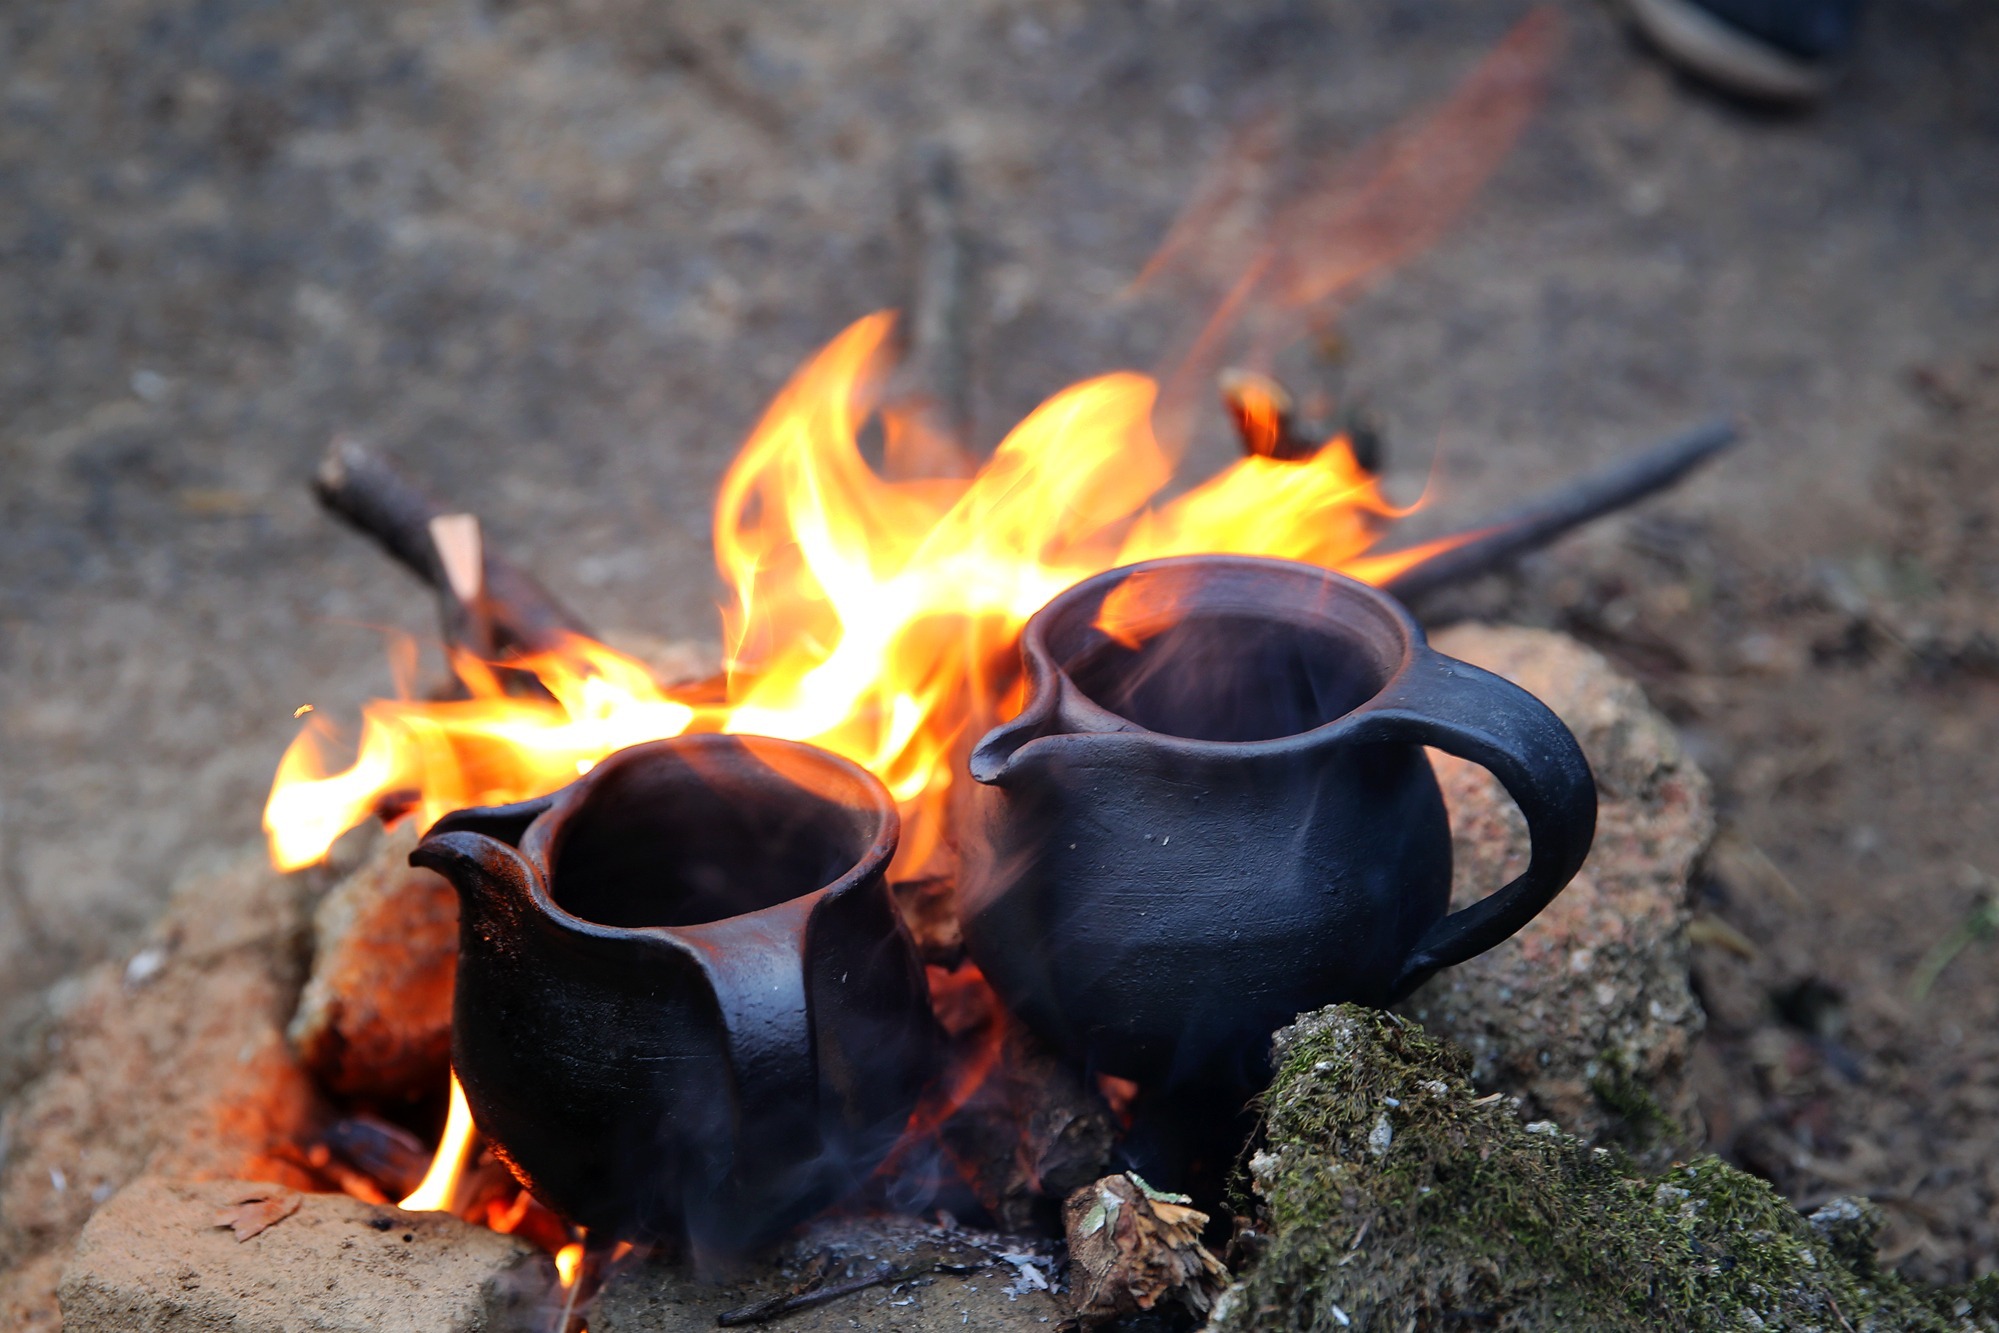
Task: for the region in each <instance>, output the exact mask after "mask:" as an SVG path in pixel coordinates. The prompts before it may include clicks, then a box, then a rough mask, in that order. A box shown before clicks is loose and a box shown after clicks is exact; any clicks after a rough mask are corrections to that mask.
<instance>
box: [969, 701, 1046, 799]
mask: <svg viewBox="0 0 1999 1333" xmlns="http://www.w3.org/2000/svg"><path fill="white" fill-rule="evenodd" d="M1045 732H1046V725H1045V723H1044V722H1043V720H1042V719H1039V718H1036V717H1032V716H1030V715H1029V714H1026V713H1023V714H1021V715H1020V716H1019V717H1017V718H1015V719H1014V720H1013V721H1011V722H1006V723H1002V724H1001V725H1000V726H997V727H994V728H993V729H992V730H991V731H989V732H987V733H986V735H985V738H984V739H983V740H981V741H980V742H979V743H978V744H977V745H975V746H973V747H972V753H971V757H970V760H969V761H968V763H967V765H966V767H967V768H969V769H970V770H971V774H972V778H973V780H974V781H976V782H982V783H984V784H986V785H987V786H989V787H1003V786H1005V785H1006V779H1007V774H1008V773H1009V772H1010V771H1011V770H1012V768H1013V757H1014V753H1015V752H1016V751H1018V750H1019V749H1020V748H1021V747H1022V746H1023V745H1026V744H1027V743H1028V742H1029V741H1033V740H1039V739H1040V738H1041V737H1042V735H1044V734H1045Z"/></svg>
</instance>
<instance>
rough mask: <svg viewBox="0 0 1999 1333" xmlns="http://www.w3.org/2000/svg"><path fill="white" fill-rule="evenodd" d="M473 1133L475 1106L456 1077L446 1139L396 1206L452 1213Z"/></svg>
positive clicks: (414, 1209) (453, 1082)
mask: <svg viewBox="0 0 1999 1333" xmlns="http://www.w3.org/2000/svg"><path fill="white" fill-rule="evenodd" d="M474 1132H475V1131H474V1130H473V1127H472V1107H471V1105H470V1104H469V1103H468V1102H466V1100H465V1089H463V1088H461V1087H459V1086H458V1075H456V1074H453V1075H452V1076H451V1109H450V1110H449V1111H448V1112H446V1114H445V1117H444V1137H443V1138H441V1139H439V1140H438V1143H437V1155H436V1156H435V1157H433V1158H431V1159H430V1169H429V1170H428V1171H426V1172H424V1173H423V1182H422V1183H421V1184H419V1185H418V1186H417V1187H416V1189H415V1190H414V1191H413V1192H412V1193H411V1194H410V1196H409V1197H408V1198H406V1199H404V1200H403V1201H402V1202H401V1203H400V1204H398V1205H397V1207H399V1208H405V1209H408V1210H409V1211H410V1212H412V1213H448V1212H450V1211H451V1205H452V1204H453V1203H454V1202H455V1201H456V1200H457V1198H458V1181H459V1178H460V1177H461V1176H463V1175H464V1174H465V1163H466V1162H467V1161H469V1160H470V1159H471V1156H472V1136H473V1134H474ZM522 1197H523V1198H525V1197H526V1196H525V1195H523V1196H522ZM515 1220H516V1221H518V1220H519V1219H518V1218H517V1219H515ZM505 1229H508V1230H511V1228H505Z"/></svg>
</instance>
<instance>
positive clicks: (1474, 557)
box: [1382, 421, 1737, 602]
mask: <svg viewBox="0 0 1999 1333" xmlns="http://www.w3.org/2000/svg"><path fill="white" fill-rule="evenodd" d="M1736 438H1737V434H1736V429H1735V424H1734V423H1733V422H1730V421H1710V422H1708V423H1707V424H1706V425H1704V426H1697V427H1695V428H1694V429H1693V430H1690V431H1687V432H1686V433H1685V434H1682V435H1676V436H1674V437H1673V438H1671V439H1669V440H1666V441H1664V442H1663V443H1660V444H1655V445H1653V446H1652V447H1651V448H1649V449H1646V450H1644V451H1643V452H1641V453H1639V454H1637V455H1635V456H1633V457H1631V458H1628V459H1626V460H1625V461H1624V462H1622V463H1618V464H1616V465H1614V466H1612V467H1608V468H1605V469H1604V470H1603V471H1601V472H1596V473H1592V474H1590V475H1589V476H1586V477H1582V478H1579V479H1577V480H1575V481H1571V482H1567V483H1565V484H1563V485H1561V486H1557V487H1555V488H1554V489H1553V490H1551V491H1548V492H1546V493H1545V494H1543V495H1541V496H1540V497H1539V498H1537V499H1534V500H1531V501H1529V502H1528V503H1526V504H1524V505H1520V506H1517V507H1515V508H1513V509H1508V510H1505V511H1502V512H1501V513H1498V514H1494V515H1492V516H1491V517H1489V518H1487V519H1486V520H1485V521H1484V522H1482V523H1475V524H1473V525H1471V526H1470V527H1468V528H1465V529H1463V532H1464V533H1466V534H1474V535H1471V536H1470V539H1469V540H1468V541H1466V542H1465V543H1464V544H1463V545H1461V546H1458V547H1456V548H1454V549H1452V550H1449V551H1445V552H1444V553H1443V554H1441V555H1437V556H1432V557H1431V558H1430V559H1428V560H1425V561H1424V562H1423V563H1422V564H1420V565H1417V566H1415V567H1414V568H1411V569H1408V570H1405V571H1404V572H1403V573H1401V574H1398V575H1396V576H1395V577H1394V578H1392V579H1390V580H1389V581H1388V582H1387V583H1385V584H1383V585H1382V586H1383V587H1384V588H1385V589H1386V590H1387V591H1389V592H1391V593H1394V594H1395V595H1396V596H1397V597H1400V598H1401V599H1402V600H1403V601H1405V602H1406V601H1413V600H1415V599H1416V598H1419V597H1422V596H1424V595H1426V594H1428V593H1431V592H1434V591H1436V590H1437V589H1438V588H1441V587H1444V586H1446V585H1448V584H1453V583H1463V582H1465V581H1467V580H1469V579H1474V578H1477V577H1478V576H1479V575H1481V574H1486V573H1490V572H1491V571H1492V570H1495V569H1498V568H1500V567H1501V566H1503V565H1506V564H1508V563H1510V562H1512V561H1514V560H1517V559H1519V558H1520V557H1521V556H1523V555H1526V554H1528V553H1529V552H1531V551H1538V550H1540V549H1541V548H1542V547H1544V546H1548V545H1550V544H1552V543H1553V542H1555V541H1557V540H1558V539H1560V538H1561V537H1563V536H1565V535H1567V534H1568V533H1570V532H1573V531H1574V530H1575V529H1577V528H1579V527H1581V526H1583V525H1584V524H1585V523H1590V522H1593V521H1594V520H1596V519H1599V518H1602V517H1603V516H1604V515H1606V514H1610V513H1614V512H1615V511H1617V510H1619V509H1624V508H1628V507H1629V506H1631V505H1634V504H1637V503H1638V502H1639V501H1640V500H1643V499H1645V498H1646V497H1648V496H1651V495H1656V494H1658V493H1659V492H1660V491H1663V490H1666V489H1667V488H1669V487H1671V486H1674V485H1676V484H1678V483H1679V482H1680V481H1681V479H1683V478H1684V477H1686V476H1687V475H1688V474H1689V473H1691V472H1692V471H1693V470H1694V469H1695V468H1697V467H1699V466H1700V465H1701V464H1702V463H1705V462H1706V461H1707V460H1708V459H1710V458H1712V457H1714V456H1715V455H1716V454H1718V453H1720V452H1722V451H1723V450H1724V449H1727V448H1728V447H1730V446H1731V445H1733V444H1734V443H1735V442H1736Z"/></svg>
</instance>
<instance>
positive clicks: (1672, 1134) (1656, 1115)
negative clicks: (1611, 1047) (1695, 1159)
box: [1589, 1051, 1681, 1149]
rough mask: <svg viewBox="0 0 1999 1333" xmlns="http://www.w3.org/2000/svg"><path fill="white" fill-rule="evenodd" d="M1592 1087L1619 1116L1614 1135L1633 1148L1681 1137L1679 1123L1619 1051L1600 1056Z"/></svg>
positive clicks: (1599, 1100) (1607, 1106)
mask: <svg viewBox="0 0 1999 1333" xmlns="http://www.w3.org/2000/svg"><path fill="white" fill-rule="evenodd" d="M1589 1087H1590V1092H1591V1093H1592V1094H1594V1095H1595V1097H1596V1100H1597V1103H1598V1104H1599V1105H1601V1106H1602V1107H1603V1109H1604V1110H1605V1111H1607V1112H1609V1113H1610V1115H1611V1116H1612V1117H1614V1118H1615V1122H1616V1123H1615V1125H1614V1126H1613V1133H1614V1135H1615V1136H1616V1137H1618V1138H1619V1139H1620V1140H1621V1141H1625V1142H1628V1143H1629V1145H1630V1146H1631V1147H1632V1148H1633V1149H1642V1148H1650V1147H1652V1146H1653V1145H1655V1144H1670V1143H1673V1142H1675V1141H1676V1140H1680V1138H1681V1130H1680V1126H1679V1124H1678V1122H1677V1121H1675V1120H1674V1119H1673V1117H1672V1116H1671V1115H1669V1114H1668V1113H1667V1111H1666V1108H1665V1107H1663V1106H1661V1105H1660V1104H1659V1099H1658V1098H1657V1097H1655V1096H1653V1095H1652V1090H1651V1089H1650V1088H1648V1087H1646V1086H1645V1082H1644V1080H1643V1079H1641V1078H1639V1077H1638V1076H1637V1075H1636V1074H1635V1073H1633V1072H1632V1070H1631V1066H1630V1064H1629V1062H1628V1061H1626V1060H1625V1058H1624V1057H1623V1056H1622V1055H1621V1054H1619V1053H1618V1052H1614V1051H1606V1052H1605V1053H1604V1054H1603V1055H1601V1056H1599V1057H1597V1061H1596V1069H1595V1074H1594V1076H1593V1077H1592V1078H1591V1079H1590V1084H1589Z"/></svg>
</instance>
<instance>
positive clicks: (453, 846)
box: [410, 829, 535, 921]
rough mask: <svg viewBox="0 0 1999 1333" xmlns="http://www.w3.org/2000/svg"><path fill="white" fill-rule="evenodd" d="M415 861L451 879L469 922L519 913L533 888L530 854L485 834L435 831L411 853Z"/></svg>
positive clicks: (411, 859)
mask: <svg viewBox="0 0 1999 1333" xmlns="http://www.w3.org/2000/svg"><path fill="white" fill-rule="evenodd" d="M410 864H411V865H413V866H422V867H423V868H424V869H426V870H435V871H436V872H437V873H438V874H440V875H442V876H444V877H445V878H446V879H447V880H450V881H451V887H452V888H454V889H456V890H458V902H459V906H460V910H461V912H462V915H463V919H464V920H466V921H472V920H474V919H477V918H480V917H495V916H497V917H501V918H505V919H511V918H513V917H516V916H518V915H519V914H520V912H521V909H522V907H523V906H524V905H525V904H526V903H527V902H528V901H529V899H530V896H531V894H532V892H533V884H534V878H535V874H534V868H533V867H532V866H530V865H529V864H528V862H527V858H526V857H524V856H522V855H521V854H520V852H519V851H517V850H515V849H514V848H513V847H510V846H508V845H507V844H506V843H504V842H501V841H500V840H499V839H498V838H492V837H488V836H487V835H486V834H484V833H474V832H471V831H470V830H466V829H460V830H456V831H446V832H442V833H439V832H432V833H431V834H430V835H429V836H428V837H426V838H425V839H424V840H423V841H422V842H420V843H418V844H417V845H416V850H415V851H413V852H411V853H410Z"/></svg>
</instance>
